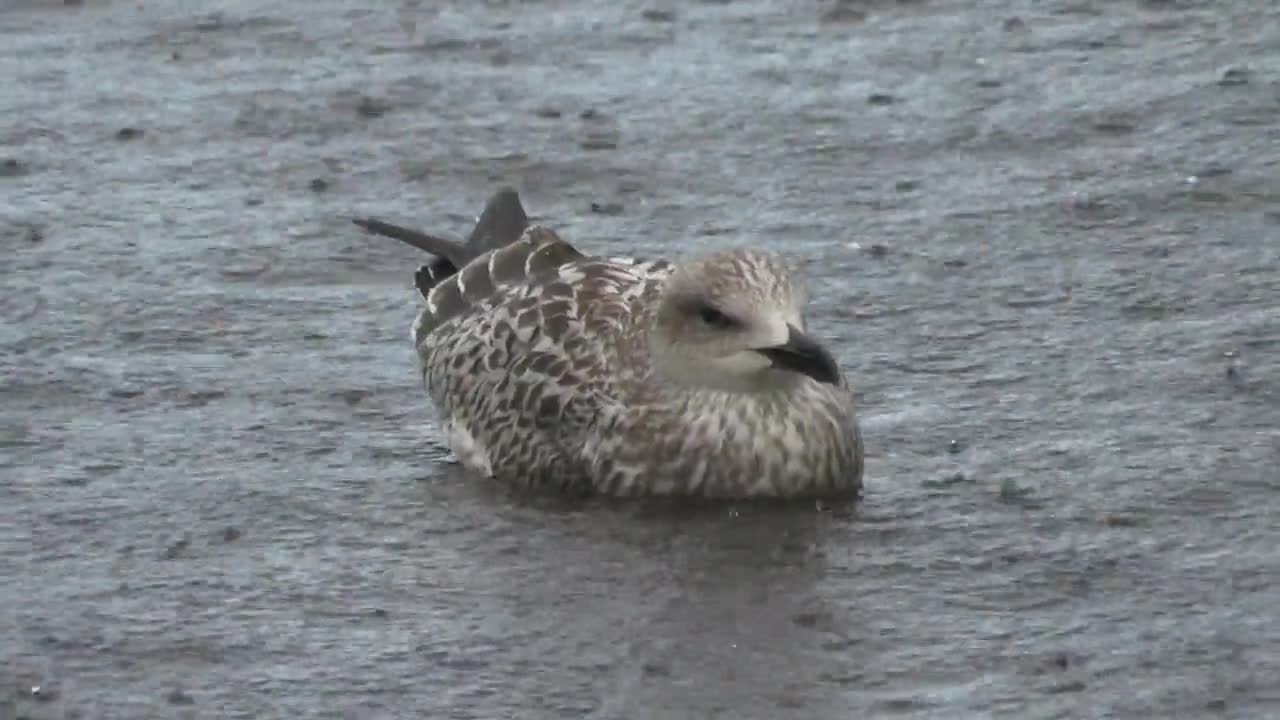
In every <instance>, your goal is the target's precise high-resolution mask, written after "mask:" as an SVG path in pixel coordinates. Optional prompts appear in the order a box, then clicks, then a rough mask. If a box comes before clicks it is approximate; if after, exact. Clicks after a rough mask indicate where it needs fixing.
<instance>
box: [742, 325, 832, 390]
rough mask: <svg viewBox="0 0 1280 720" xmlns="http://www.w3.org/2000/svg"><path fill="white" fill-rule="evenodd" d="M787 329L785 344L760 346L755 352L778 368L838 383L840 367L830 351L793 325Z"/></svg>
mask: <svg viewBox="0 0 1280 720" xmlns="http://www.w3.org/2000/svg"><path fill="white" fill-rule="evenodd" d="M787 330H788V335H787V342H786V343H785V344H783V345H776V346H774V347H767V348H760V349H759V350H757V352H759V353H760V354H761V355H764V356H765V357H767V358H769V360H770V361H772V362H773V366H774V367H775V368H778V369H780V370H790V371H792V372H798V373H800V374H801V375H808V376H809V377H811V378H813V379H814V380H817V381H818V382H820V383H827V384H828V385H837V384H839V382H840V368H839V366H837V365H836V359H835V358H833V357H831V353H829V352H827V349H826V348H824V347H822V346H821V345H819V344H818V343H817V341H815V340H814V339H813V338H811V337H809V336H808V335H805V334H804V333H803V332H800V330H798V329H797V328H796V327H795V326H794V325H788V326H787Z"/></svg>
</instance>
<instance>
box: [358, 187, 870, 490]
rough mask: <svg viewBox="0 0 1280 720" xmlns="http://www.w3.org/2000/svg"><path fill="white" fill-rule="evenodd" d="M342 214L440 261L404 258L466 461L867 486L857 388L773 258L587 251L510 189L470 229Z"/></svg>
mask: <svg viewBox="0 0 1280 720" xmlns="http://www.w3.org/2000/svg"><path fill="white" fill-rule="evenodd" d="M355 222H356V223H357V224H358V225H360V226H362V227H365V228H366V229H368V230H370V231H372V232H375V233H378V234H382V235H388V236H390V237H396V238H398V239H401V240H404V241H405V242H408V243H410V244H412V245H414V246H415V247H419V248H420V249H423V250H426V251H427V252H430V253H431V254H433V255H435V256H437V258H438V259H437V260H435V261H434V262H432V263H430V264H428V265H424V266H422V267H421V268H419V270H418V272H417V273H416V275H415V284H416V285H417V288H418V290H419V291H420V292H421V293H422V295H423V297H424V298H425V299H426V307H425V308H424V309H423V310H422V312H421V313H420V314H419V315H418V317H417V320H416V321H415V322H414V324H413V333H412V337H413V343H414V347H415V348H416V349H417V354H418V359H419V363H420V369H421V371H422V375H423V381H424V383H425V385H426V388H427V392H428V394H429V395H430V397H431V399H432V402H433V403H434V404H435V406H436V408H437V410H438V411H439V412H440V415H441V419H442V422H443V423H444V425H445V426H446V427H447V430H448V442H449V446H450V448H451V449H452V450H453V452H454V454H455V455H457V456H458V458H459V460H460V461H461V462H462V463H463V464H464V465H465V466H466V467H468V468H470V469H471V470H473V471H475V472H477V473H480V474H482V475H485V476H488V477H492V478H497V479H498V480H500V481H503V482H508V483H513V484H517V485H521V486H525V487H530V488H556V489H561V490H565V491H574V492H586V493H596V494H605V495H619V496H638V495H668V496H702V497H711V498H753V497H783V498H785V497H792V498H794V497H822V496H856V495H858V494H860V492H861V489H862V466H863V454H862V453H863V451H862V438H861V435H860V431H859V428H858V422H857V418H856V415H855V411H854V398H853V395H852V392H851V391H850V389H849V386H848V383H847V381H846V379H845V377H844V375H843V374H842V373H841V371H840V369H839V367H838V366H837V364H836V362H835V360H834V359H833V358H832V356H831V355H830V353H828V352H827V351H826V350H825V349H824V348H823V347H822V346H821V345H820V344H819V343H818V342H817V341H816V340H814V339H813V338H812V337H810V336H809V335H806V334H805V318H804V307H805V301H806V295H805V290H804V287H803V285H802V283H801V282H800V280H799V279H798V278H797V277H796V276H795V275H793V274H792V273H791V272H790V270H789V268H788V267H787V266H786V264H785V263H784V262H783V260H782V259H781V258H779V257H778V256H776V255H774V254H772V253H769V252H764V251H760V250H740V249H739V250H728V251H723V252H719V253H716V254H711V255H707V256H704V257H701V258H697V259H693V260H691V261H689V262H686V263H681V264H674V263H671V262H668V261H665V260H640V259H635V258H617V257H593V256H588V255H584V254H583V253H581V252H579V251H578V250H577V249H576V248H574V247H573V246H572V245H570V244H569V243H568V242H566V241H564V240H562V239H561V238H560V237H559V236H557V235H556V234H555V233H554V232H552V231H551V230H549V229H547V228H545V227H542V226H540V225H530V224H529V222H528V218H527V216H526V215H525V213H524V210H523V208H522V207H521V205H520V201H519V198H518V196H517V195H516V193H515V191H514V190H511V189H509V188H504V189H502V190H500V191H499V192H498V193H497V194H495V195H494V196H493V197H492V198H491V199H490V201H489V203H488V205H486V207H485V211H484V213H483V214H481V216H480V218H479V220H478V221H477V224H476V229H475V231H474V232H473V233H472V234H471V237H470V238H469V239H468V240H467V242H466V243H461V242H457V241H452V240H447V239H442V238H438V237H434V236H430V235H427V234H425V233H419V232H416V231H413V230H408V229H405V228H401V227H398V226H395V225H391V224H389V223H384V222H381V221H378V220H372V219H359V220H356V221H355Z"/></svg>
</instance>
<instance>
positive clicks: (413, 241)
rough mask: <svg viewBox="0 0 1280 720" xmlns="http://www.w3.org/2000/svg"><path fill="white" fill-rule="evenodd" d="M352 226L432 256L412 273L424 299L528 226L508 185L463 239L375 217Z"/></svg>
mask: <svg viewBox="0 0 1280 720" xmlns="http://www.w3.org/2000/svg"><path fill="white" fill-rule="evenodd" d="M352 222H354V223H355V224H356V225H358V226H360V227H362V228H364V229H365V230H367V231H369V232H371V233H373V234H375V235H383V236H386V237H390V238H395V239H396V240H400V241H401V242H404V243H407V244H409V245H412V246H413V247H416V248H418V249H419V250H422V251H423V252H426V253H428V254H430V255H434V256H436V259H435V260H433V261H431V262H429V263H427V264H424V265H422V266H421V267H419V268H418V270H417V272H416V273H414V276H413V279H414V285H415V286H417V288H418V292H420V293H422V296H423V297H424V298H426V297H428V296H429V294H430V293H431V290H432V289H433V288H435V287H436V286H437V285H439V284H440V283H441V282H442V281H444V280H445V279H446V278H449V277H452V276H453V275H455V274H456V273H457V272H458V270H459V268H462V267H465V266H466V265H467V263H470V262H471V261H472V260H474V259H476V258H477V257H480V256H481V255H483V254H485V253H486V252H489V251H491V250H496V249H498V248H502V247H505V246H507V245H510V244H511V243H514V242H516V241H517V240H519V239H520V236H521V234H522V233H524V231H525V229H526V228H528V227H529V216H528V215H526V214H525V211H524V206H523V205H521V204H520V196H519V194H518V193H516V191H515V190H514V189H512V188H509V187H503V188H500V189H499V190H498V191H497V192H495V193H494V194H493V195H492V196H491V197H490V198H489V201H488V202H487V203H485V206H484V211H483V212H481V213H480V217H479V218H477V219H476V225H475V227H474V228H472V230H471V234H470V235H469V236H468V237H467V240H466V242H459V241H457V240H449V239H447V238H442V237H439V236H436V235H430V234H428V233H424V232H421V231H418V230H412V229H410V228H406V227H402V226H399V225H393V224H392V223H389V222H384V221H382V220H378V219H376V218H355V219H353V220H352Z"/></svg>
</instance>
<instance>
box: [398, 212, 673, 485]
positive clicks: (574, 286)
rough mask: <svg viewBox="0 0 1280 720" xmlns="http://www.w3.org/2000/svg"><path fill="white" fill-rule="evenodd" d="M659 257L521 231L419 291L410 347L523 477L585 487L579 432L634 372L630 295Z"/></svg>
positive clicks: (439, 397)
mask: <svg viewBox="0 0 1280 720" xmlns="http://www.w3.org/2000/svg"><path fill="white" fill-rule="evenodd" d="M663 266H665V263H661V261H657V262H648V263H644V262H640V261H634V260H630V259H611V258H598V257H587V256H584V255H583V254H582V253H580V252H578V250H577V249H576V248H574V247H573V246H572V245H570V244H569V243H567V242H565V241H564V240H562V239H560V238H559V237H558V236H557V235H556V234H555V233H554V232H552V231H551V230H548V229H546V228H544V227H541V226H532V227H530V228H528V229H527V230H526V231H525V232H524V233H523V234H522V235H521V237H520V239H519V240H517V241H516V242H514V243H511V244H510V245H507V246H505V247H502V248H499V249H497V250H493V251H491V252H488V253H486V254H484V255H481V256H480V257H477V258H475V259H474V260H472V261H471V262H469V263H468V264H467V265H465V266H464V267H463V268H462V269H461V270H460V271H459V272H458V273H456V274H454V275H452V276H450V277H448V278H445V279H444V280H442V281H440V282H439V283H438V284H437V285H436V286H435V287H433V288H432V289H431V290H430V292H428V293H427V297H426V300H427V302H426V307H425V308H424V309H423V311H422V313H421V314H420V315H419V317H418V320H417V322H416V323H415V326H414V344H415V347H416V348H417V352H418V356H419V359H420V361H421V365H422V372H423V376H424V379H425V382H426V385H427V388H428V392H429V393H430V395H431V398H432V400H433V402H434V403H435V405H436V407H437V408H438V409H439V410H440V411H441V413H442V414H443V415H444V416H445V417H446V418H447V420H448V422H450V423H452V424H453V425H454V426H460V427H461V428H462V429H464V430H465V432H466V434H467V435H468V436H469V437H470V438H471V439H472V440H474V442H475V443H476V444H477V445H478V446H479V447H481V448H482V449H483V451H484V452H485V453H486V455H487V459H488V464H489V465H490V467H491V468H492V471H493V472H494V474H495V475H497V476H499V477H506V478H507V479H510V480H512V481H515V482H517V483H520V484H525V485H535V484H547V483H554V484H557V485H559V486H561V487H564V488H569V487H572V486H575V485H582V484H588V483H589V482H590V478H589V472H590V469H589V460H588V459H586V458H583V457H581V455H580V451H581V449H582V447H583V446H584V438H585V437H586V435H585V433H587V432H588V431H589V429H590V427H591V426H592V424H593V423H594V422H596V420H597V419H598V417H599V416H600V413H601V409H602V407H604V406H606V405H610V404H614V405H616V402H617V397H618V391H617V384H618V383H620V382H624V381H625V380H626V379H627V376H628V372H629V374H630V375H631V376H634V375H635V374H636V373H637V372H639V369H638V368H637V367H636V366H635V365H634V363H628V362H627V359H628V358H630V357H632V356H633V355H634V353H635V350H636V340H635V332H634V331H632V328H633V327H635V322H634V320H635V318H634V317H633V312H634V307H635V306H636V300H637V299H639V298H641V297H643V296H645V294H646V293H653V292H655V290H654V288H655V287H656V283H655V279H656V278H657V277H659V276H660V272H656V273H655V271H654V270H653V268H654V267H663Z"/></svg>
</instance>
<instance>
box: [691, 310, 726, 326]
mask: <svg viewBox="0 0 1280 720" xmlns="http://www.w3.org/2000/svg"><path fill="white" fill-rule="evenodd" d="M698 317H700V318H702V322H704V323H706V324H708V325H710V326H711V327H716V328H730V327H733V326H734V322H733V318H731V317H729V316H728V315H725V314H724V313H722V312H720V311H719V310H717V309H715V308H713V307H703V308H702V309H700V310H699V311H698Z"/></svg>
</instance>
